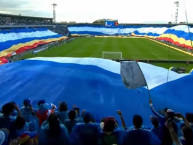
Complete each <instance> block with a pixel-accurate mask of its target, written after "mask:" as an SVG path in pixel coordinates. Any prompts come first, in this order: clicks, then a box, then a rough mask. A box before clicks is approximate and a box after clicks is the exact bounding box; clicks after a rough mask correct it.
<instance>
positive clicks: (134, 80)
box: [121, 61, 147, 89]
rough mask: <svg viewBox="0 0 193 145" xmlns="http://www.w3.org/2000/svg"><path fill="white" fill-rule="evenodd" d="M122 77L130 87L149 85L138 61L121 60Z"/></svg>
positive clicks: (126, 85)
mask: <svg viewBox="0 0 193 145" xmlns="http://www.w3.org/2000/svg"><path fill="white" fill-rule="evenodd" d="M121 78H122V81H123V83H124V85H125V87H127V88H129V89H136V88H139V87H142V86H147V83H146V81H145V78H144V76H143V73H142V71H141V69H140V67H139V65H138V63H137V62H136V61H123V62H121Z"/></svg>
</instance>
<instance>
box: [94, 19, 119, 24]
mask: <svg viewBox="0 0 193 145" xmlns="http://www.w3.org/2000/svg"><path fill="white" fill-rule="evenodd" d="M105 20H108V21H116V20H113V19H99V20H96V21H94V22H93V23H104V22H105Z"/></svg>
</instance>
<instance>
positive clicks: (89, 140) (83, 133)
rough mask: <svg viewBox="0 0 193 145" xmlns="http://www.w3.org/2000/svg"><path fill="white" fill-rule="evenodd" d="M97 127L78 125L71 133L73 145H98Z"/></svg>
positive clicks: (84, 124) (95, 125)
mask: <svg viewBox="0 0 193 145" xmlns="http://www.w3.org/2000/svg"><path fill="white" fill-rule="evenodd" d="M99 132H100V131H99V125H98V124H96V123H78V124H76V125H75V126H74V128H73V130H72V133H71V140H72V144H74V145H98V139H99Z"/></svg>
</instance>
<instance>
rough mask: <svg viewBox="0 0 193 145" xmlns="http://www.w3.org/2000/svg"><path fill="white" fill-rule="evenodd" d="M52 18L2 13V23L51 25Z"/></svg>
mask: <svg viewBox="0 0 193 145" xmlns="http://www.w3.org/2000/svg"><path fill="white" fill-rule="evenodd" d="M51 24H53V22H52V18H41V17H29V16H21V15H10V14H0V25H51Z"/></svg>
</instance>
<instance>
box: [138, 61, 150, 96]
mask: <svg viewBox="0 0 193 145" xmlns="http://www.w3.org/2000/svg"><path fill="white" fill-rule="evenodd" d="M136 62H137V65H138V67H139V69H140V71H141V73H142V75H143V78H144V80H145V83H146V85H147V92H148V96H149V99H151V95H150V92H149V87H148V84H147V81H146V79H145V76H144V74H143V72H142V70H141V68H140V66H139V64H138V61H136Z"/></svg>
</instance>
